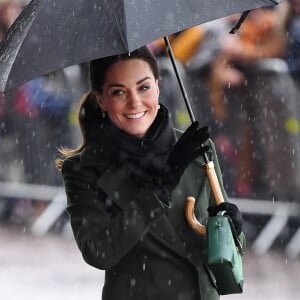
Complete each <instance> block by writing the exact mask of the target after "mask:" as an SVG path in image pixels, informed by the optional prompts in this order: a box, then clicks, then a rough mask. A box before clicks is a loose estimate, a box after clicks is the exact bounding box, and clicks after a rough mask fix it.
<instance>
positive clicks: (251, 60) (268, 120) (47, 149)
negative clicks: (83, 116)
mask: <svg viewBox="0 0 300 300" xmlns="http://www.w3.org/2000/svg"><path fill="white" fill-rule="evenodd" d="M26 2H28V1H17V0H11V1H9V0H6V1H5V0H1V1H0V40H1V38H3V37H4V35H5V33H6V32H7V30H8V28H9V27H10V25H11V24H12V22H13V21H14V20H15V19H16V17H17V16H18V15H19V13H20V12H21V11H22V9H23V8H24V5H26ZM239 17H240V14H238V15H233V16H229V17H226V18H222V19H219V20H216V21H212V22H209V23H206V24H203V25H199V26H196V27H193V28H190V29H187V30H184V31H182V32H179V33H177V34H174V35H173V36H170V37H169V38H170V41H171V45H172V49H173V52H174V55H175V57H176V62H177V65H178V68H179V71H180V74H181V76H182V79H183V82H184V85H185V87H186V90H187V92H188V96H189V100H190V102H191V106H192V109H193V111H194V114H195V117H196V119H197V120H199V121H200V123H201V124H203V125H206V124H208V125H209V126H210V127H211V136H212V139H213V140H214V142H215V145H216V148H217V152H218V154H219V160H220V164H221V168H222V171H223V174H224V183H225V187H226V190H227V193H228V194H229V196H231V197H239V198H254V199H266V200H273V201H275V200H280V201H289V202H292V201H299V197H298V196H299V193H300V149H299V148H300V143H299V139H300V123H299V122H300V121H299V120H300V108H299V103H298V101H299V99H298V97H297V96H298V92H299V89H300V0H288V1H283V3H281V4H280V5H278V6H277V7H275V8H262V9H256V10H253V11H251V12H250V13H249V15H248V16H247V17H246V19H245V20H244V22H243V23H242V25H241V27H240V28H239V30H238V31H237V32H236V33H234V34H229V32H230V30H231V29H232V28H233V26H234V25H235V24H236V23H237V22H238V20H239ZM149 47H150V48H151V50H152V51H153V52H154V53H155V55H156V56H157V58H158V59H159V63H160V67H161V79H162V80H161V81H160V90H161V101H162V102H163V103H164V104H166V106H167V107H168V108H169V110H170V114H171V117H172V119H173V121H174V123H175V125H176V127H178V128H180V129H185V128H186V127H187V126H188V125H189V124H190V119H189V115H188V113H187V110H186V107H185V104H184V101H183V98H182V95H181V92H180V89H179V85H178V82H177V79H176V77H175V73H174V70H173V67H172V65H171V62H170V59H169V57H168V55H167V53H166V47H165V44H164V41H163V40H157V41H154V42H152V43H151V44H149ZM88 88H89V87H88V82H87V64H82V65H76V66H71V67H68V68H66V69H63V70H58V71H56V72H54V73H51V74H48V75H45V76H42V77H40V78H36V79H34V80H32V81H30V82H27V83H24V84H23V85H22V86H20V87H18V88H16V89H14V90H11V91H8V92H7V93H6V94H5V95H0V139H1V146H0V164H1V168H0V181H3V182H16V181H17V182H23V183H30V184H38V185H53V186H61V184H62V182H61V179H60V175H59V173H58V172H57V170H56V168H55V165H54V157H55V156H56V155H57V153H58V151H57V147H60V146H66V147H70V148H72V147H76V146H78V145H79V144H80V141H79V140H78V138H79V135H78V131H77V130H78V128H77V124H76V109H77V104H78V102H79V99H80V97H81V95H82V94H83V93H84V92H85V91H87V90H88ZM0 198H1V195H0ZM2 203H4V204H3V205H2V210H1V207H0V213H1V214H2V216H6V217H10V215H11V214H13V210H14V206H12V207H11V208H10V205H11V204H9V205H8V203H12V201H5V199H2Z"/></svg>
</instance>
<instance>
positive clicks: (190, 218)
mask: <svg viewBox="0 0 300 300" xmlns="http://www.w3.org/2000/svg"><path fill="white" fill-rule="evenodd" d="M164 40H165V43H166V46H167V50H168V54H169V56H170V59H171V62H172V65H173V68H174V71H175V74H176V77H177V80H178V83H179V86H180V90H181V92H182V95H183V99H184V102H185V104H186V107H187V110H188V113H189V116H190V119H191V121H192V122H195V116H194V114H193V111H192V107H191V104H190V102H189V100H188V96H187V93H186V90H185V87H184V85H183V82H182V79H181V76H180V74H179V71H178V68H177V65H176V61H175V58H174V54H173V51H172V47H171V44H170V41H169V38H168V37H167V36H166V37H164ZM203 158H204V161H205V167H206V175H207V177H208V181H209V185H210V187H211V190H212V194H213V197H214V200H215V203H216V205H219V204H221V203H222V202H224V197H223V193H222V190H221V186H220V183H219V180H218V177H217V174H216V170H215V167H214V163H213V161H210V160H209V158H208V155H207V153H204V154H203ZM194 206H195V198H194V197H191V196H190V197H187V199H186V207H185V216H186V219H187V222H188V224H189V225H190V226H191V227H192V228H193V229H194V230H195V231H196V232H198V233H199V234H201V235H205V234H206V228H205V226H203V225H202V224H200V223H199V222H198V221H197V219H196V217H195V215H194Z"/></svg>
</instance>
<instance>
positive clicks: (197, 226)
mask: <svg viewBox="0 0 300 300" xmlns="http://www.w3.org/2000/svg"><path fill="white" fill-rule="evenodd" d="M195 201H196V200H195V198H194V197H192V196H189V197H187V198H186V203H185V218H186V220H187V222H188V224H189V225H190V226H191V227H192V229H194V230H195V231H196V232H198V233H199V234H200V235H206V227H205V226H204V225H202V224H201V223H200V222H199V221H198V220H197V218H196V216H195V214H194V208H195Z"/></svg>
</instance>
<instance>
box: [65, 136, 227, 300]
mask: <svg viewBox="0 0 300 300" xmlns="http://www.w3.org/2000/svg"><path fill="white" fill-rule="evenodd" d="M210 145H211V153H210V154H209V155H210V156H211V158H212V159H213V160H214V163H215V167H216V171H217V175H218V177H219V179H220V180H221V176H220V169H219V164H218V162H217V158H216V153H215V148H214V146H213V143H212V142H211V141H210ZM62 175H63V180H64V184H65V188H66V193H67V198H68V208H67V210H68V212H69V214H70V218H71V226H72V229H73V232H74V236H75V239H76V241H77V244H78V247H79V249H80V251H81V253H82V255H83V258H84V259H85V261H86V262H87V263H88V264H90V265H92V266H94V267H96V268H99V269H103V270H105V271H106V273H105V284H104V287H103V295H102V297H103V298H102V299H105V300H122V299H124V300H128V299H134V300H147V299H151V300H152V299H153V300H154V299H155V300H167V299H172V300H176V299H178V300H179V299H182V300H192V299H202V300H214V299H219V295H218V292H217V290H216V288H215V286H214V284H213V281H212V279H211V277H210V275H209V273H208V272H207V270H206V267H205V263H204V262H205V256H206V248H207V247H206V238H205V237H202V236H199V235H198V234H197V233H195V232H193V231H192V229H191V228H190V227H189V226H188V225H187V223H186V221H185V217H184V204H185V198H186V197H187V196H189V195H193V196H194V197H195V198H196V207H195V214H196V216H197V218H198V220H199V221H200V222H202V223H205V219H206V218H207V207H208V205H209V204H211V203H213V200H212V196H211V192H210V188H209V184H208V180H207V177H206V175H205V169H204V166H203V161H202V160H201V159H198V160H197V161H194V162H193V163H192V164H190V166H189V167H188V168H187V170H186V172H185V173H184V174H183V176H182V178H181V182H180V184H179V185H178V187H177V188H176V189H175V191H174V192H173V196H172V198H173V200H172V207H171V208H169V209H168V208H166V207H165V206H164V205H163V204H162V202H161V201H160V200H159V199H158V198H157V196H156V195H155V194H154V193H153V192H152V191H151V190H143V189H141V188H140V187H139V186H138V185H137V184H136V183H135V182H133V181H132V180H131V179H130V177H129V176H128V174H127V171H126V169H125V168H120V167H119V168H116V166H114V165H113V164H111V163H109V162H108V161H104V160H101V159H99V155H97V154H96V153H95V151H94V150H93V149H91V148H89V147H87V148H85V149H84V150H83V151H82V153H81V154H80V155H76V156H73V157H71V158H68V159H67V160H65V162H64V164H63V168H62ZM107 195H108V197H107ZM224 196H225V197H226V195H225V193H224Z"/></svg>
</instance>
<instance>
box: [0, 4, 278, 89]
mask: <svg viewBox="0 0 300 300" xmlns="http://www.w3.org/2000/svg"><path fill="white" fill-rule="evenodd" d="M278 2H280V0H279V1H275V0H185V1H179V0H151V1H149V0H114V1H111V0H63V1H62V0H32V1H31V2H30V3H29V4H28V6H27V7H26V8H25V9H24V10H23V12H22V13H21V15H20V16H19V18H18V19H17V20H16V21H15V23H14V24H13V25H12V27H11V28H10V30H9V31H8V33H7V35H6V37H5V39H4V40H3V42H2V43H1V45H0V91H2V92H5V91H7V90H9V89H11V88H13V87H16V86H18V85H20V84H21V83H23V82H26V81H29V80H31V79H33V78H35V77H38V76H40V75H43V74H47V73H49V72H52V71H54V70H57V69H62V68H64V67H67V66H70V65H74V64H78V63H82V62H87V61H90V60H92V59H95V58H100V57H104V56H110V55H115V54H120V53H124V52H130V51H132V50H134V49H136V48H138V47H140V46H142V45H145V44H148V43H149V42H151V41H154V40H156V39H158V38H160V37H163V36H167V35H169V34H172V33H176V32H178V31H181V30H183V29H186V28H188V27H192V26H195V25H197V24H201V23H205V22H208V21H211V20H214V19H218V18H221V17H224V16H227V15H230V14H233V13H237V12H243V11H247V10H250V9H253V8H258V7H263V6H272V5H276V4H278Z"/></svg>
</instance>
